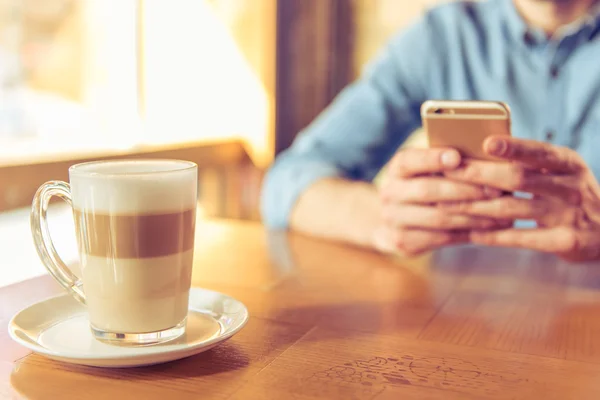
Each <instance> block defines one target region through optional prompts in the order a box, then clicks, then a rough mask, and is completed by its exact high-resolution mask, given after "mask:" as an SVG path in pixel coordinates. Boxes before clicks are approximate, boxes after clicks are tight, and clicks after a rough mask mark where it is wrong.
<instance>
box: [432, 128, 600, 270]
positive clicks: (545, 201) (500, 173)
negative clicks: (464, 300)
mask: <svg viewBox="0 0 600 400" xmlns="http://www.w3.org/2000/svg"><path fill="white" fill-rule="evenodd" d="M484 150H485V151H486V152H487V153H488V154H490V155H493V156H495V157H499V158H501V159H504V160H506V161H509V162H489V161H477V160H465V162H464V163H463V165H462V166H461V167H460V168H457V169H456V170H453V171H447V172H446V173H445V175H446V177H448V178H451V179H453V180H455V181H457V182H463V183H471V184H478V185H488V186H491V187H495V188H497V189H501V190H504V191H508V192H525V193H530V194H532V195H533V196H532V198H529V199H525V198H516V197H514V196H512V195H507V196H503V197H500V198H495V199H489V200H483V201H473V202H468V201H467V202H465V201H461V202H456V203H452V204H444V205H443V206H442V208H443V209H444V210H446V211H447V212H452V213H456V214H460V215H470V216H481V217H488V218H501V219H527V220H535V221H536V222H537V228H535V229H514V228H511V229H504V230H497V231H480V232H477V231H475V232H473V233H472V234H471V235H470V238H471V241H473V242H475V243H480V244H485V245H494V246H506V247H523V248H529V249H533V250H538V251H544V252H549V253H555V254H557V255H559V256H561V257H563V258H566V259H570V260H577V261H584V260H594V259H599V258H600V187H599V185H598V182H597V181H596V179H595V178H594V176H593V174H592V172H591V171H590V170H589V168H588V167H587V166H586V164H585V162H584V161H583V160H582V159H581V157H580V156H579V155H578V154H577V153H576V152H575V151H573V150H571V149H568V148H563V147H557V146H553V145H550V144H546V143H541V142H536V141H531V140H520V139H515V138H501V137H493V138H489V139H488V140H487V141H486V142H485V144H484Z"/></svg>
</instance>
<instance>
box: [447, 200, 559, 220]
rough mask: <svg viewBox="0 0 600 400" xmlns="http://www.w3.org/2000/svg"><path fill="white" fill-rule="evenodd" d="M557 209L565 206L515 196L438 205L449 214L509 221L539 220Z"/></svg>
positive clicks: (548, 201)
mask: <svg viewBox="0 0 600 400" xmlns="http://www.w3.org/2000/svg"><path fill="white" fill-rule="evenodd" d="M557 207H562V208H564V205H557V203H556V202H552V201H550V200H548V199H546V198H539V197H535V198H532V199H522V198H517V197H513V196H504V197H499V198H495V199H489V200H479V201H461V202H455V203H439V204H438V208H440V209H441V210H443V211H445V212H447V213H453V214H464V215H472V216H480V217H487V218H492V219H509V220H514V219H533V220H537V219H540V218H542V217H544V216H546V215H547V214H549V213H551V211H552V210H553V209H556V208H557Z"/></svg>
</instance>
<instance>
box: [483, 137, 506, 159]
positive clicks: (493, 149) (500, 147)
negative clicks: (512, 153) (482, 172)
mask: <svg viewBox="0 0 600 400" xmlns="http://www.w3.org/2000/svg"><path fill="white" fill-rule="evenodd" d="M507 147H508V146H507V144H506V141H504V140H502V139H491V140H489V141H488V142H487V151H488V152H489V153H490V154H494V155H497V156H501V155H503V154H504V153H505V152H506V149H507Z"/></svg>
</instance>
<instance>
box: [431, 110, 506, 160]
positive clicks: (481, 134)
mask: <svg viewBox="0 0 600 400" xmlns="http://www.w3.org/2000/svg"><path fill="white" fill-rule="evenodd" d="M421 118H422V120H423V129H424V130H425V132H426V135H427V140H428V142H429V147H452V148H455V149H456V150H458V151H459V152H460V153H461V155H463V156H464V157H470V158H476V159H480V160H482V159H483V160H494V159H496V158H495V157H492V156H489V155H487V154H486V153H485V152H484V151H483V142H484V141H485V139H486V138H487V137H488V136H491V135H506V136H510V135H511V118H510V108H509V107H508V105H506V104H505V103H502V102H498V101H457V100H444V101H442V100H440V101H438V100H428V101H426V102H424V103H423V104H422V106H421Z"/></svg>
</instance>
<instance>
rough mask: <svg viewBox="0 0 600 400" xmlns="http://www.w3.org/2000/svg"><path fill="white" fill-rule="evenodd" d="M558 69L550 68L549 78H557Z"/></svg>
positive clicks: (554, 66)
mask: <svg viewBox="0 0 600 400" xmlns="http://www.w3.org/2000/svg"><path fill="white" fill-rule="evenodd" d="M558 73H559V70H558V67H557V66H556V65H553V66H552V67H550V76H551V77H552V79H556V78H558Z"/></svg>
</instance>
